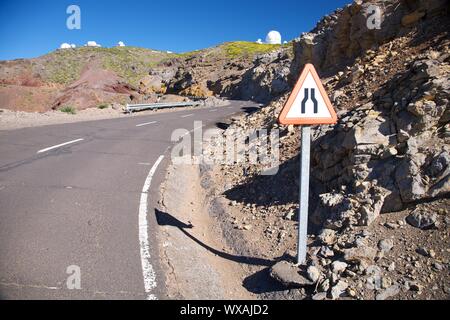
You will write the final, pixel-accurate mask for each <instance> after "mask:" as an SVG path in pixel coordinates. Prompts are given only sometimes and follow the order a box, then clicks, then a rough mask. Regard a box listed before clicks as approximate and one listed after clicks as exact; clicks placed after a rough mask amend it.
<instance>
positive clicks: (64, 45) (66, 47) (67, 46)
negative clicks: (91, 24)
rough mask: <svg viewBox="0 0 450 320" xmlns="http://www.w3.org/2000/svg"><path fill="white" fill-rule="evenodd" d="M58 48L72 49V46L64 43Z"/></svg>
mask: <svg viewBox="0 0 450 320" xmlns="http://www.w3.org/2000/svg"><path fill="white" fill-rule="evenodd" d="M59 48H60V49H70V48H72V46H71V45H70V44H68V43H65V42H64V43H63V44H61V45H60V46H59Z"/></svg>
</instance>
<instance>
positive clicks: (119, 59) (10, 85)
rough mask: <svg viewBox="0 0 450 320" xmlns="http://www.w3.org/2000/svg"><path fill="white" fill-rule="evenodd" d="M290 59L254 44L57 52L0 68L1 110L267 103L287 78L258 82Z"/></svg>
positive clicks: (280, 73)
mask: <svg viewBox="0 0 450 320" xmlns="http://www.w3.org/2000/svg"><path fill="white" fill-rule="evenodd" d="M261 55H262V56H263V58H260V59H257V60H256V62H254V60H255V57H259V56H261ZM292 56H293V55H292V46H291V45H285V46H279V45H268V44H256V43H250V42H230V43H224V44H222V45H219V46H217V47H213V48H209V49H204V50H199V51H194V52H189V53H185V54H172V53H166V52H161V51H154V50H148V49H142V48H134V47H116V48H91V47H82V48H76V49H63V50H57V51H55V52H52V53H50V54H47V55H45V56H42V57H38V58H35V59H28V60H24V59H19V60H14V61H0V108H4V109H10V110H21V111H39V112H43V111H47V110H50V109H60V108H62V107H73V108H75V109H86V108H92V107H97V106H101V105H105V104H114V103H118V104H125V103H129V102H132V101H138V102H156V101H157V100H158V99H160V98H161V96H164V95H166V94H167V96H164V97H162V98H163V99H164V100H170V99H176V100H179V98H176V97H174V96H173V95H174V94H175V95H180V96H185V97H200V98H206V97H209V96H213V95H216V96H223V97H229V98H236V99H238V98H245V99H257V100H260V101H269V100H270V98H271V97H272V96H273V95H276V94H279V93H281V92H285V91H286V90H287V89H288V88H287V86H286V85H285V84H286V82H287V74H288V72H287V70H286V69H285V68H283V67H281V69H280V66H279V64H278V63H275V65H274V66H276V68H277V69H276V70H273V72H274V73H275V74H276V75H275V77H272V76H270V77H271V78H270V79H261V81H260V80H259V79H257V78H258V77H260V74H261V73H262V70H264V69H265V68H266V65H270V64H273V63H274V62H277V61H283V60H285V61H287V63H288V64H290V60H291V59H292V58H291V57H292ZM258 68H260V69H261V68H262V70H260V69H258ZM254 81H257V82H261V88H260V86H256V87H254V88H250V86H249V84H250V83H252V82H254ZM169 94H170V95H169ZM181 100H182V99H181Z"/></svg>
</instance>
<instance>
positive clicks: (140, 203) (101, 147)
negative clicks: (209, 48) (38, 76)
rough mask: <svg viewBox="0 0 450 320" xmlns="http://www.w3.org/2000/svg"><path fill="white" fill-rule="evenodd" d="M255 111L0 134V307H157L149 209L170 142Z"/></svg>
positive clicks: (159, 276)
mask: <svg viewBox="0 0 450 320" xmlns="http://www.w3.org/2000/svg"><path fill="white" fill-rule="evenodd" d="M252 107H255V104H254V103H251V102H240V101H234V102H232V104H231V105H230V106H228V107H218V108H205V109H197V110H195V109H189V110H186V109H185V110H179V111H174V112H167V113H154V114H151V115H148V116H138V117H136V116H130V117H129V118H120V119H111V120H99V121H91V122H78V123H71V124H61V125H52V126H44V127H36V128H26V129H19V130H12V131H0V299H147V298H157V299H164V297H165V294H164V292H165V288H164V270H161V269H160V264H159V258H158V255H157V243H156V236H157V232H158V228H157V225H156V221H155V217H154V205H155V203H156V201H157V194H158V189H159V185H160V184H161V182H162V180H163V178H164V172H165V168H166V166H167V164H168V162H169V161H170V147H171V146H172V145H173V143H172V142H171V134H172V132H173V130H175V129H177V128H185V129H187V130H192V129H193V122H194V121H198V120H201V121H203V124H205V125H206V126H213V125H215V123H216V122H218V121H221V120H223V119H225V118H227V117H229V116H230V115H231V114H234V113H236V112H241V111H244V109H247V108H252ZM247 110H248V109H247ZM0 129H1V128H0ZM81 139H82V140H81ZM68 142H69V144H66V145H62V146H59V145H61V144H64V143H68ZM55 146H57V147H55ZM58 146H59V147H58ZM161 155H164V156H165V157H164V159H162V157H161ZM161 159H162V161H161ZM158 161H160V162H158ZM150 179H151V181H150ZM146 187H149V191H148V192H146ZM147 212H148V214H147ZM146 224H148V227H147V225H146ZM77 268H79V271H80V272H79V275H80V277H77V276H78V271H77V270H78V269H77ZM77 279H79V280H80V282H79V284H80V287H81V289H77V288H76V287H77V284H78V282H77ZM68 280H69V281H68ZM68 282H69V286H70V287H72V288H73V287H75V289H69V288H68V285H67V283H68Z"/></svg>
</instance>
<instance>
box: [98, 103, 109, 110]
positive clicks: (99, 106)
mask: <svg viewBox="0 0 450 320" xmlns="http://www.w3.org/2000/svg"><path fill="white" fill-rule="evenodd" d="M108 107H109V105H108V104H106V103H102V104H99V105H98V106H97V108H99V109H100V110H103V109H107V108H108Z"/></svg>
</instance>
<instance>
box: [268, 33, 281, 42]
mask: <svg viewBox="0 0 450 320" xmlns="http://www.w3.org/2000/svg"><path fill="white" fill-rule="evenodd" d="M266 43H268V44H281V34H280V33H279V32H278V31H274V30H272V31H270V32H269V33H268V34H267V36H266Z"/></svg>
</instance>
